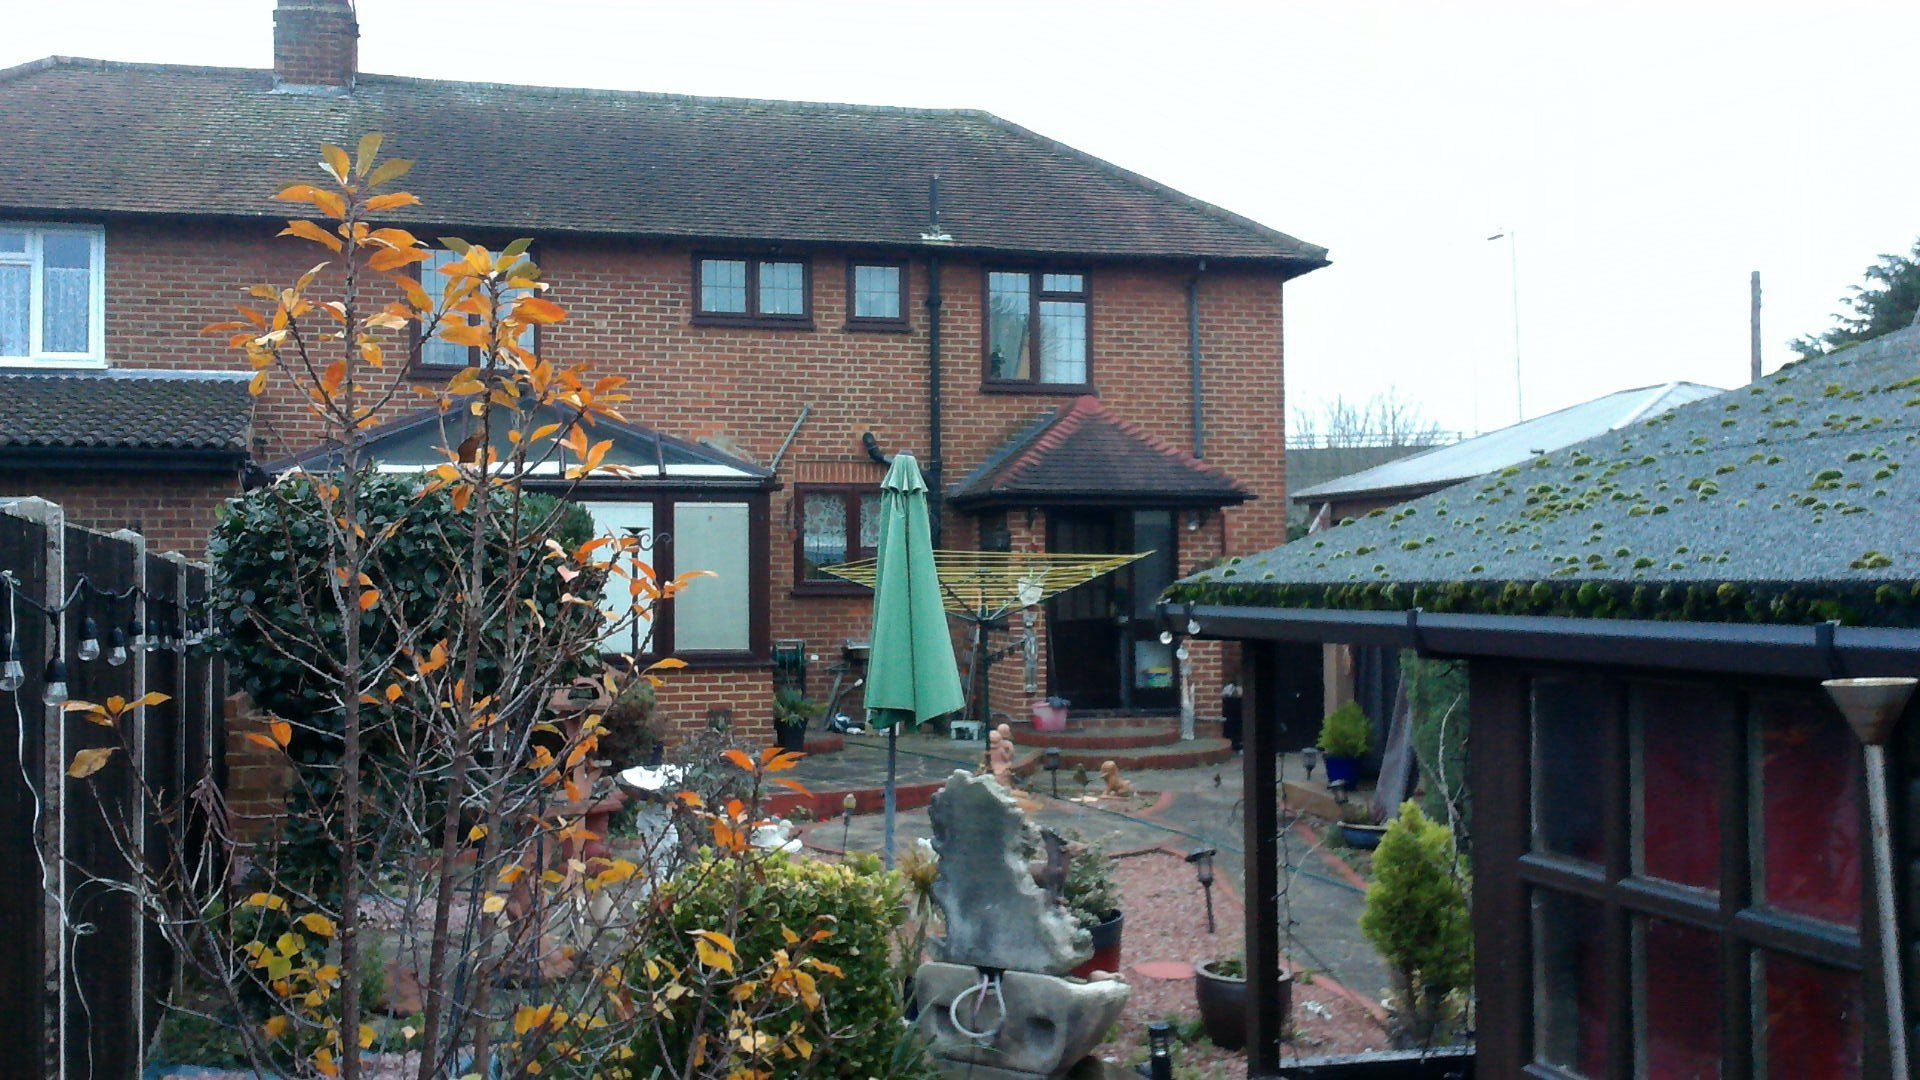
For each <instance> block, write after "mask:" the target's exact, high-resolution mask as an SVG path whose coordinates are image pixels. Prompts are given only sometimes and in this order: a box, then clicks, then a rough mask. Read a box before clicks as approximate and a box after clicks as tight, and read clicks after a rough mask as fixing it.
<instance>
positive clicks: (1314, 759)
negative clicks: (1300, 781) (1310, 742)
mask: <svg viewBox="0 0 1920 1080" xmlns="http://www.w3.org/2000/svg"><path fill="white" fill-rule="evenodd" d="M1300 760H1301V761H1302V762H1304V763H1305V764H1306V766H1307V779H1309V780H1311V779H1313V767H1314V766H1315V765H1318V764H1320V748H1319V747H1317V746H1309V747H1307V748H1306V749H1305V750H1302V751H1300Z"/></svg>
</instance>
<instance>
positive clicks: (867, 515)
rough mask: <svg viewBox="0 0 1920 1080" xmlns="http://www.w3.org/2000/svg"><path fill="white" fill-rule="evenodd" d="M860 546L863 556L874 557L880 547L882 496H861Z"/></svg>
mask: <svg viewBox="0 0 1920 1080" xmlns="http://www.w3.org/2000/svg"><path fill="white" fill-rule="evenodd" d="M860 546H861V548H863V549H864V550H863V551H862V553H861V554H862V555H872V554H873V550H874V549H875V548H877V547H879V546H880V496H879V494H877V493H876V494H872V495H862V496H860Z"/></svg>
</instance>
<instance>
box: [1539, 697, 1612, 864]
mask: <svg viewBox="0 0 1920 1080" xmlns="http://www.w3.org/2000/svg"><path fill="white" fill-rule="evenodd" d="M1610 696H1611V695H1609V694H1608V693H1607V687H1606V684H1604V683H1602V682H1601V681H1600V680H1598V679H1540V680H1537V681H1536V682H1535V683H1534V684H1533V846H1534V848H1535V849H1536V850H1539V851H1550V852H1553V853H1554V854H1556V855H1571V856H1573V857H1575V858H1579V859H1586V860H1589V861H1591V862H1599V861H1600V842H1601V841H1600V774H1601V768H1600V761H1601V749H1602V747H1603V746H1604V745H1605V742H1604V740H1605V729H1606V724H1607V717H1606V702H1607V701H1608V700H1609V698H1610Z"/></svg>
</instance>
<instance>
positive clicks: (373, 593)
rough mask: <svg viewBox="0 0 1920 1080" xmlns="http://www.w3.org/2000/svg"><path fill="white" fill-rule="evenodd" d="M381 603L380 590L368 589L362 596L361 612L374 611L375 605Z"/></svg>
mask: <svg viewBox="0 0 1920 1080" xmlns="http://www.w3.org/2000/svg"><path fill="white" fill-rule="evenodd" d="M379 602H380V590H379V589H367V590H366V591H364V592H362V593H361V594H360V610H361V611H372V610H373V608H374V605H376V604H378V603H379Z"/></svg>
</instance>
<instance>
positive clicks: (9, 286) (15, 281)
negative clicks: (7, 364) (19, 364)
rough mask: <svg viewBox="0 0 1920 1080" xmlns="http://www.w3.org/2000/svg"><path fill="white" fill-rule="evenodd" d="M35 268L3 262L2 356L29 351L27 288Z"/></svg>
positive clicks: (0, 292)
mask: <svg viewBox="0 0 1920 1080" xmlns="http://www.w3.org/2000/svg"><path fill="white" fill-rule="evenodd" d="M32 284H33V269H32V268H31V267H28V266H26V265H23V264H19V263H0V356H25V355H27V290H28V289H29V288H30V287H31V286H32Z"/></svg>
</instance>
